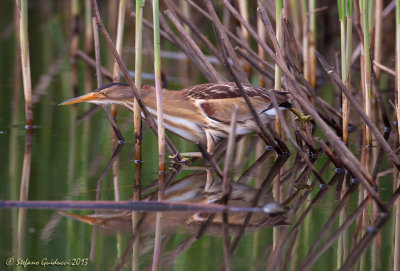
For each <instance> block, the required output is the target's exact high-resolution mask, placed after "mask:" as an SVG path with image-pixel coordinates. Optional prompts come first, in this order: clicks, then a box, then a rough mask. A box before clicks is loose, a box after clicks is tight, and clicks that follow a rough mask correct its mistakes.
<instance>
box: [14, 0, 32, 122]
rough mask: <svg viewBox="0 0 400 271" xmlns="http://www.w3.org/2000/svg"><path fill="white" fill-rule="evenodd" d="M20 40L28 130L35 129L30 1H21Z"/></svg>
mask: <svg viewBox="0 0 400 271" xmlns="http://www.w3.org/2000/svg"><path fill="white" fill-rule="evenodd" d="M17 6H19V19H20V23H19V26H20V27H19V40H20V47H21V63H22V79H23V83H24V96H25V123H26V126H25V128H26V129H32V128H33V108H32V82H31V64H30V57H29V37H28V0H20V1H19V4H17Z"/></svg>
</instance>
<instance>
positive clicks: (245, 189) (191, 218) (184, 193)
mask: <svg viewBox="0 0 400 271" xmlns="http://www.w3.org/2000/svg"><path fill="white" fill-rule="evenodd" d="M206 183H207V176H206V174H205V173H202V172H196V173H194V174H191V175H189V176H185V177H183V178H181V179H179V180H176V181H175V182H174V183H173V184H172V185H171V186H170V187H167V188H166V189H165V191H164V199H163V201H164V202H175V203H178V202H180V203H187V204H188V205H190V204H191V203H194V204H204V206H207V205H209V204H215V203H220V202H221V199H222V198H223V196H224V194H223V192H222V180H221V179H216V180H215V182H214V183H213V184H212V185H211V186H210V187H208V188H205V187H206V186H207V184H206ZM231 185H232V187H231V190H232V191H231V193H230V196H229V200H228V203H227V204H228V205H229V206H234V207H243V208H246V207H254V206H257V207H260V208H263V212H254V213H252V216H251V217H250V218H249V220H248V221H247V224H246V225H247V226H246V229H247V230H249V229H257V228H264V227H275V226H281V225H289V224H288V222H287V221H286V219H287V218H286V216H285V213H286V212H287V211H289V210H290V208H289V207H288V206H286V205H282V204H279V203H277V202H276V201H274V199H273V197H272V195H271V193H270V192H268V191H267V190H263V191H262V192H261V193H260V190H258V189H255V188H252V187H250V186H248V185H246V184H241V183H232V184H231ZM156 193H157V192H156ZM151 198H152V195H151V194H150V195H148V196H147V197H145V198H143V199H142V201H143V202H144V203H145V202H147V201H149V200H151ZM255 199H257V201H256V203H255V201H254V200H255ZM171 208H172V209H171V210H170V211H171V212H164V214H163V232H164V233H165V232H171V233H172V232H174V231H176V229H177V227H183V228H185V230H186V231H188V232H193V233H195V232H197V231H198V230H199V228H200V226H201V225H202V223H205V222H206V221H207V219H208V217H209V216H210V214H209V213H204V212H200V213H199V212H182V211H175V210H173V207H171ZM60 214H61V215H63V216H66V217H69V218H73V219H76V220H78V221H82V222H86V223H88V224H90V225H93V226H97V227H98V228H100V229H103V230H105V231H107V232H126V231H132V211H131V210H118V211H113V212H110V211H108V212H97V213H94V214H89V215H76V214H71V213H66V212H60ZM155 215H156V213H155V212H148V213H147V216H146V217H145V218H144V219H143V222H142V223H143V224H142V226H141V233H144V232H146V233H154V230H155V223H154V221H155ZM247 215H248V213H246V212H229V213H228V216H229V219H228V221H229V226H230V231H235V232H238V231H239V229H240V228H241V226H242V225H243V224H244V223H245V220H246V219H247V218H246V217H247ZM222 224H223V218H222V214H220V213H219V214H215V216H214V218H213V220H212V222H211V224H210V225H209V227H208V229H207V230H208V231H211V232H210V234H221V225H222Z"/></svg>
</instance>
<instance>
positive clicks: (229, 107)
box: [60, 82, 297, 154]
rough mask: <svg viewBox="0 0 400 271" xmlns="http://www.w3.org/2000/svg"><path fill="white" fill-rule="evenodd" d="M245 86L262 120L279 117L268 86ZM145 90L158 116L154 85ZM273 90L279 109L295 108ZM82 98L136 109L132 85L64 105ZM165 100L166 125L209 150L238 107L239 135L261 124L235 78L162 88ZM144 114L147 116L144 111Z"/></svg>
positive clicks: (112, 85) (222, 135)
mask: <svg viewBox="0 0 400 271" xmlns="http://www.w3.org/2000/svg"><path fill="white" fill-rule="evenodd" d="M242 86H243V89H244V91H245V92H246V93H247V95H248V97H249V99H250V101H251V104H252V105H253V107H254V109H255V110H256V112H257V113H258V116H259V118H260V120H261V122H262V123H263V124H266V123H268V122H270V121H271V120H273V119H275V116H276V114H277V111H276V109H275V108H274V106H273V104H272V102H271V99H270V96H269V92H268V90H267V89H265V88H262V87H259V86H254V85H250V84H242ZM141 90H142V92H141V98H142V100H143V102H144V104H145V105H146V107H147V110H148V111H149V113H150V115H151V116H152V117H153V118H154V119H155V120H156V119H157V104H156V89H155V87H153V86H149V85H143V86H142V88H141ZM273 91H274V93H275V97H276V99H277V102H278V105H279V110H286V109H293V107H292V104H291V103H290V102H289V95H288V93H287V92H284V91H278V90H273ZM82 102H87V103H94V104H98V105H101V104H103V105H105V104H116V105H121V106H124V107H126V108H128V109H129V110H131V111H132V110H133V103H134V95H133V93H132V90H131V88H130V87H129V85H127V84H122V83H110V84H107V85H104V86H101V87H99V88H98V89H96V90H94V91H93V92H90V93H87V94H84V95H82V96H79V97H76V98H72V99H70V100H67V101H65V102H63V103H61V104H60V105H70V104H76V103H82ZM162 102H163V119H164V127H165V128H166V129H167V130H169V131H171V132H172V133H174V134H177V135H178V136H180V137H182V138H184V139H186V140H188V141H191V142H194V143H197V144H198V143H200V144H204V145H206V146H207V151H208V152H209V153H211V154H212V153H213V151H214V148H215V145H216V144H217V143H218V142H219V141H220V140H221V139H223V138H227V137H228V135H229V131H230V120H231V116H232V112H233V110H234V108H235V107H236V108H237V116H238V118H237V126H236V127H237V128H236V135H237V136H239V135H244V134H248V133H251V132H252V131H254V130H256V129H257V127H258V126H257V123H256V121H255V119H254V116H253V114H252V113H251V111H250V109H249V107H248V105H247V103H246V101H245V100H244V98H243V97H242V95H241V93H240V90H239V88H238V86H237V84H236V83H234V82H224V83H206V84H200V85H194V86H191V87H188V88H185V89H182V90H177V91H173V90H167V89H162ZM296 111H297V110H296ZM294 113H295V112H294ZM295 114H296V113H295ZM142 117H144V116H143V113H142Z"/></svg>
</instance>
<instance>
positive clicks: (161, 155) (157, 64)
mask: <svg viewBox="0 0 400 271" xmlns="http://www.w3.org/2000/svg"><path fill="white" fill-rule="evenodd" d="M153 27H154V31H153V34H154V36H153V39H154V78H155V88H156V100H157V129H158V186H159V193H158V199H159V200H162V199H163V187H164V176H165V130H164V121H163V103H162V92H161V56H160V22H159V3H158V0H154V1H153ZM161 223H162V213H157V221H156V237H155V245H154V254H153V271H154V270H157V269H158V262H159V257H160V250H161Z"/></svg>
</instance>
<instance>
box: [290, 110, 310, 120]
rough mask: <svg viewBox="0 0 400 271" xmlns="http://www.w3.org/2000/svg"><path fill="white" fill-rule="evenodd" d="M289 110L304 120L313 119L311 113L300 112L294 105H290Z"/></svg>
mask: <svg viewBox="0 0 400 271" xmlns="http://www.w3.org/2000/svg"><path fill="white" fill-rule="evenodd" d="M289 110H290V111H291V112H292V113H293V114H295V115H296V116H297V118H299V119H300V120H302V121H309V120H312V117H311V116H310V115H304V114H303V113H300V111H299V110H297V109H296V108H294V107H290V108H289Z"/></svg>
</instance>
